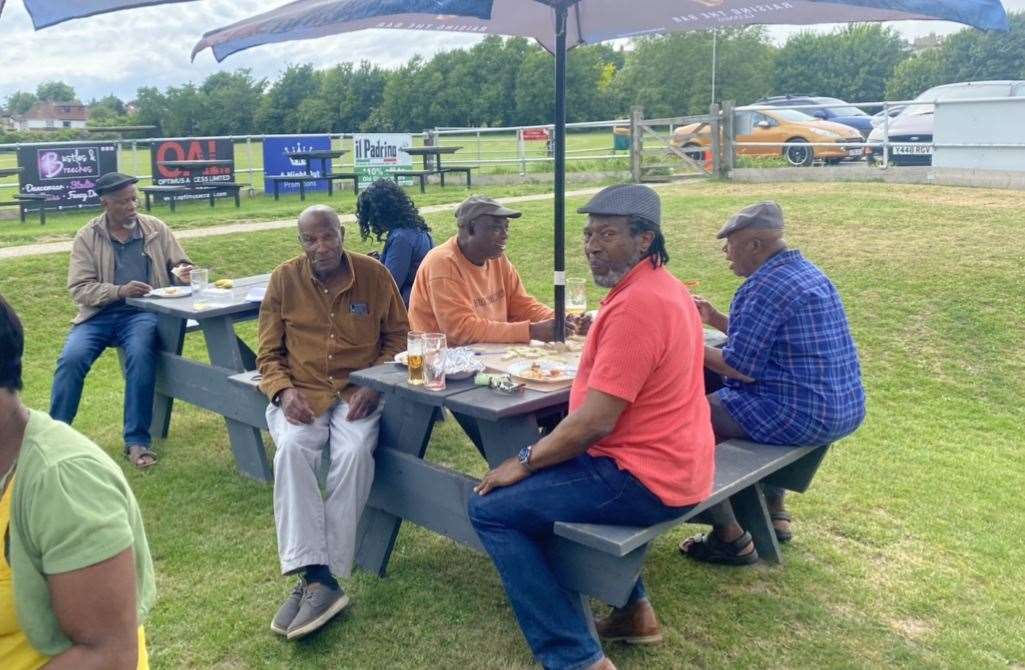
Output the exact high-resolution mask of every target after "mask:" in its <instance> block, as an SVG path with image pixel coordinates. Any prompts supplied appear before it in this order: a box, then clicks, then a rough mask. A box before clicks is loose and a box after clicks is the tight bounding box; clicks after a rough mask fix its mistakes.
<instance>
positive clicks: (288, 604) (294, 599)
mask: <svg viewBox="0 0 1025 670" xmlns="http://www.w3.org/2000/svg"><path fill="white" fill-rule="evenodd" d="M304 593H306V580H305V579H303V578H301V577H300V578H299V583H298V584H296V585H295V588H294V589H292V595H290V596H288V599H287V600H285V602H283V603H282V604H281V607H279V608H278V613H277V614H275V615H274V620H273V621H271V622H270V629H271V630H272V631H274V632H275V633H277V634H278V635H288V627H289V626H291V625H292V621H293V620H294V619H295V615H296V614H298V613H299V604H300V603H301V602H302V599H303V594H304Z"/></svg>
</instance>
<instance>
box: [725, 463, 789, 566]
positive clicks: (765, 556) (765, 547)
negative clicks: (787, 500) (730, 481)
mask: <svg viewBox="0 0 1025 670" xmlns="http://www.w3.org/2000/svg"><path fill="white" fill-rule="evenodd" d="M730 502H731V503H732V504H733V513H734V514H735V515H736V516H737V523H739V524H740V525H741V526H743V528H744V530H746V531H747V532H749V533H751V538H752V539H753V540H754V544H755V549H757V550H758V555H759V556H760V557H761V558H762V560H764V561H766V562H768V563H782V562H783V557H782V556H781V555H780V550H779V541H778V540H776V531H775V529H773V527H772V521H771V520H770V519H769V508H768V507H767V506H766V504H765V494H764V493H763V492H762V484H761V482H759V483H757V484H754V485H753V486H749V487H747V488H746V489H744V490H743V491H740V492H739V493H737V494H736V495H734V496H732V497H731V498H730Z"/></svg>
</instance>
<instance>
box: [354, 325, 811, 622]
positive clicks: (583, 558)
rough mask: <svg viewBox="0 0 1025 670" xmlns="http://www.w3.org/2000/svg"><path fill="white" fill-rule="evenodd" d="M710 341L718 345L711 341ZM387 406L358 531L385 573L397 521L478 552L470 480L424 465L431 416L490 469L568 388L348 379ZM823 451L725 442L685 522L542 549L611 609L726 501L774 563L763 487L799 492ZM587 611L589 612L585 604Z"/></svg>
mask: <svg viewBox="0 0 1025 670" xmlns="http://www.w3.org/2000/svg"><path fill="white" fill-rule="evenodd" d="M710 338H711V341H712V342H715V341H720V342H721V339H720V338H719V337H717V336H716V335H711V334H710ZM351 380H352V381H353V383H355V384H359V385H362V386H368V387H370V388H373V389H375V390H377V391H379V392H381V394H382V397H383V398H384V400H385V409H384V413H383V415H382V419H381V432H380V438H379V442H378V447H377V450H376V451H375V461H376V465H377V468H376V472H375V477H374V484H373V487H372V489H371V493H370V499H369V501H368V504H367V508H366V510H365V512H364V514H363V518H362V519H361V522H360V526H359V529H358V533H357V538H358V544H357V552H356V562H357V564H358V565H359V566H360V567H361V568H363V569H365V570H367V571H369V572H373V573H376V574H378V575H380V576H384V575H385V574H386V571H387V566H388V561H389V557H390V555H391V552H392V550H393V548H394V544H395V539H396V537H397V535H398V531H399V527H400V525H401V523H402V522H403V521H410V522H412V523H414V524H416V525H418V526H421V527H423V528H427V529H429V530H433V531H434V532H437V533H440V534H442V535H445V536H446V537H449V538H451V539H453V540H455V541H456V542H458V543H460V544H462V545H465V546H468V547H470V548H472V549H475V550H478V551H483V548H482V547H481V544H480V541H479V539H478V538H477V535H476V533H475V532H474V530H473V527H472V525H471V524H470V520H469V517H468V515H467V502H468V501H469V498H470V496H471V495H475V494H474V493H473V486H474V485H475V484H476V483H477V481H478V480H477V479H475V478H474V477H471V476H469V475H467V474H465V473H461V472H457V471H455V470H452V469H449V468H446V467H444V466H441V465H438V464H435V463H430V462H428V461H426V460H424V455H425V454H426V451H427V448H428V445H429V442H430V436H431V431H432V429H433V426H434V423H435V417H436V414H437V413H438V412H440V411H441V408H446V409H448V410H449V411H450V412H451V413H452V415H453V416H454V417H455V419H456V420H457V421H458V423H459V425H460V426H462V427H463V429H464V430H465V431H466V433H467V435H468V436H469V437H470V439H471V440H472V441H473V443H474V445H475V446H476V447H477V449H478V450H479V451H480V453H481V454H482V455H483V457H484V458H485V460H486V461H487V463H488V465H489V466H491V467H494V466H496V465H498V464H499V463H501V462H502V461H503V460H505V459H506V458H509V457H510V456H512V455H514V454H516V453H517V452H518V451H519V449H520V448H521V447H523V446H524V445H526V444H530V443H533V442H536V441H537V439H538V436H539V426H540V419H541V418H542V417H544V416H545V415H546V414H549V413H551V412H552V411H553V410H555V409H559V408H563V409H564V408H565V407H566V406H567V404H568V400H569V390H568V389H566V390H561V391H554V392H548V393H543V392H539V391H533V390H529V389H528V390H526V391H525V392H523V393H521V394H518V395H515V396H508V395H503V394H499V393H497V392H495V391H492V390H490V389H487V388H482V387H475V386H471V385H470V383H469V382H468V381H462V382H454V383H450V384H449V385H448V388H446V390H445V391H442V392H440V393H436V392H431V391H427V390H424V389H423V388H422V387H414V386H410V385H408V384H407V383H406V372H405V370H404V369H403V368H399V367H397V366H395V365H381V366H376V367H372V368H369V369H366V370H362V371H360V372H357V373H355V374H353V375H352V377H351ZM826 450H827V447H825V446H824V447H779V446H770V445H764V444H756V443H754V442H746V441H742V440H730V441H728V442H724V443H722V444H720V445H719V446H718V447H717V449H716V468H717V469H716V478H715V485H714V489H713V493H712V495H711V496H710V497H709V498H708V499H707V500H705V501H703V502H702V503H701V504H700V505H698V506H696V507H695V508H693V509H692V510H691V511H690V512H689V513H687V514H686V515H684V516H681V517H679V518H678V519H674V520H672V521H669V522H665V523H662V524H658V525H655V526H650V527H627V526H609V525H598V524H580V523H561V522H560V523H556V524H555V527H554V535H553V537H552V540H551V542H550V544H549V546H548V548H547V551H548V552H549V554H550V556H551V559H552V564H553V566H554V567H555V570H556V572H557V574H558V575H559V578H560V581H561V582H562V584H563V586H565V587H566V588H567V589H570V590H572V591H575V592H577V593H579V594H580V596H581V598H588V597H595V598H599V599H600V600H602V601H604V602H606V603H609V604H611V605H615V606H622V605H624V604H625V603H626V601H627V598H628V597H629V594H630V591H631V590H632V589H633V586H634V584H635V583H636V580H637V577H638V576H639V575H640V573H641V569H642V567H643V565H644V559H645V556H646V555H647V552H648V550H649V548H650V546H651V542H652V541H653V540H655V539H656V538H658V537H659V536H660V535H662V534H663V533H665V532H667V531H669V530H671V529H672V528H674V527H675V526H677V525H680V524H682V523H686V522H688V521H690V520H692V519H693V518H694V517H695V516H697V515H698V514H700V513H701V512H702V511H704V510H705V509H707V508H708V507H710V506H712V505H714V504H716V503H718V502H721V501H723V500H727V499H728V500H730V501H731V502H732V504H733V506H734V509H735V511H736V513H737V518H738V520H739V521H740V523H741V524H743V525H744V526H745V528H747V530H748V531H749V532H751V534H752V536H753V538H754V542H755V545H756V547H757V549H758V552H759V554H760V555H761V556H762V558H763V559H765V560H766V561H769V562H773V563H779V562H781V555H780V550H779V544H778V542H777V540H776V535H775V532H774V530H773V528H772V523H771V521H770V519H769V512H768V508H767V507H766V503H765V495H764V492H763V486H764V485H766V484H771V485H776V486H782V487H784V488H787V489H790V490H794V491H804V490H806V489H807V488H808V486H809V485H810V483H811V480H812V477H813V476H814V474H815V471H816V470H817V468H818V466H819V463H820V462H821V461H822V459H823V457H824V456H825V453H826ZM584 610H585V611H586V612H590V608H589V607H585V608H584Z"/></svg>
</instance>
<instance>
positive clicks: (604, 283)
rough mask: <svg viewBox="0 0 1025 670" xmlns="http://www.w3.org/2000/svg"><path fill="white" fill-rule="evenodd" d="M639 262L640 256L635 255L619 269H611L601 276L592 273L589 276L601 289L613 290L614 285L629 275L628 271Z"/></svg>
mask: <svg viewBox="0 0 1025 670" xmlns="http://www.w3.org/2000/svg"><path fill="white" fill-rule="evenodd" d="M640 262H641V255H640V254H637V255H636V256H635V257H634V258H633V259H631V260H630V261H629V263H627V264H626V265H624V266H623V267H622V268H621V269H615V268H613V269H611V270H609V271H608V272H606V273H605V274H603V275H597V274H594V273H593V272H592V273H591V275H592V276H593V277H594V283H595V284H597V285H598V286H601V287H602V288H615V286H616V284H618V283H619V282H620V281H621V280H622V279H623V277H625V276H627V275H628V274H629V273H630V270H633V269H634V266H636V265H637V264H638V263H640Z"/></svg>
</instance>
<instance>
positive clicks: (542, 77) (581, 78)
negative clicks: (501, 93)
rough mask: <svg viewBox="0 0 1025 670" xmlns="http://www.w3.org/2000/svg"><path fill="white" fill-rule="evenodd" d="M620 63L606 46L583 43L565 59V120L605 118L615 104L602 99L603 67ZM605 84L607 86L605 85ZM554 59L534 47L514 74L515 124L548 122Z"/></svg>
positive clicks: (552, 101) (552, 98) (552, 107)
mask: <svg viewBox="0 0 1025 670" xmlns="http://www.w3.org/2000/svg"><path fill="white" fill-rule="evenodd" d="M617 62H620V55H619V54H618V53H617V52H616V51H615V50H614V49H612V48H611V47H609V46H607V45H595V46H582V47H577V48H575V49H573V50H572V51H570V52H569V56H568V57H567V59H566V120H567V121H569V122H570V123H573V122H577V121H594V120H598V119H604V118H608V117H609V116H610V115H611V114H613V113H614V109H613V107H614V105H612V104H610V101H609V100H606V99H604V97H603V90H602V85H603V84H602V83H603V81H605V80H606V78H607V73H606V69H607V68H606V66H607V65H609V64H611V65H613V67H615V66H616V63H617ZM607 86H608V85H607V84H606V88H607ZM554 91H555V60H554V59H553V58H552V55H551V54H549V53H548V52H546V51H544V50H542V49H540V48H536V49H533V50H531V51H530V53H528V54H527V56H526V58H524V59H523V63H522V64H521V65H520V69H519V72H518V73H517V77H516V121H517V123H518V124H524V125H526V124H535V123H537V124H542V123H551V122H552V119H553V118H554V115H555V93H554Z"/></svg>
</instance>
